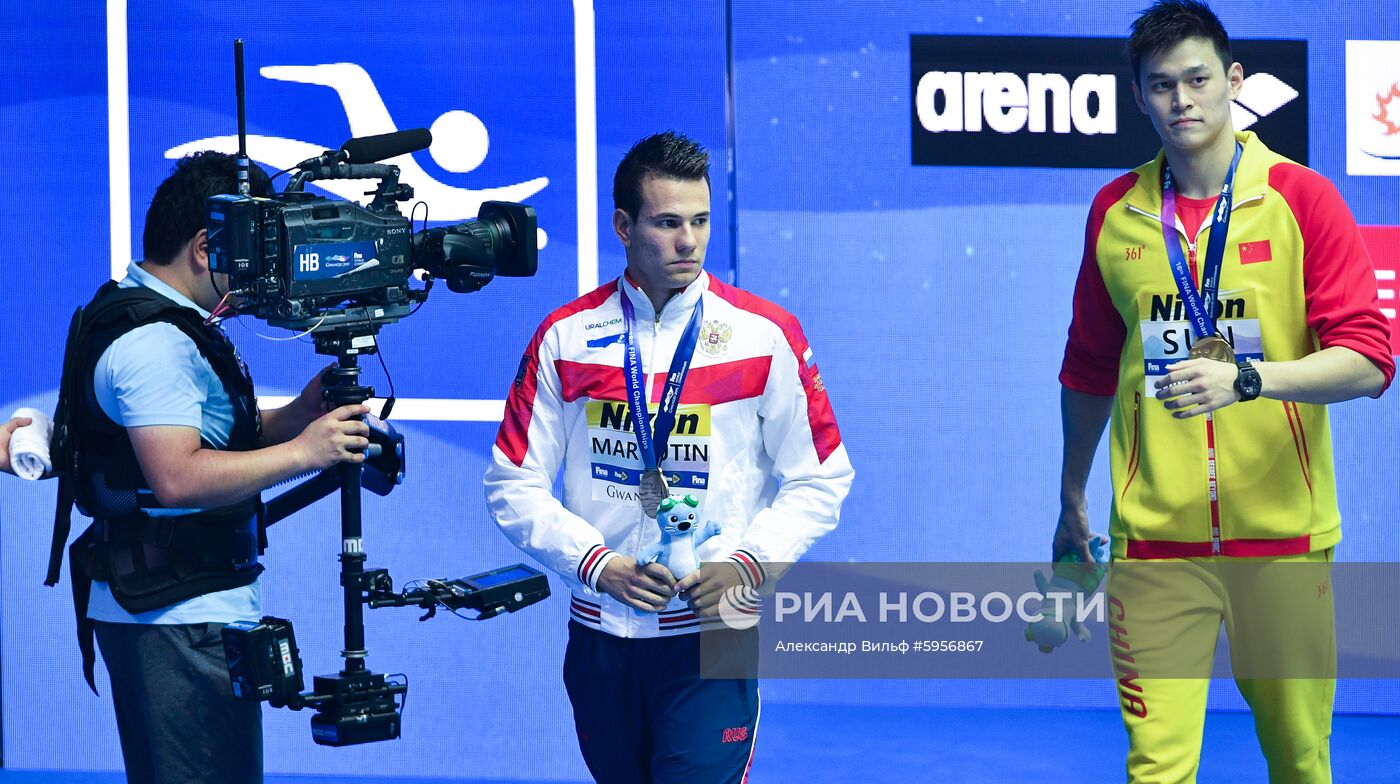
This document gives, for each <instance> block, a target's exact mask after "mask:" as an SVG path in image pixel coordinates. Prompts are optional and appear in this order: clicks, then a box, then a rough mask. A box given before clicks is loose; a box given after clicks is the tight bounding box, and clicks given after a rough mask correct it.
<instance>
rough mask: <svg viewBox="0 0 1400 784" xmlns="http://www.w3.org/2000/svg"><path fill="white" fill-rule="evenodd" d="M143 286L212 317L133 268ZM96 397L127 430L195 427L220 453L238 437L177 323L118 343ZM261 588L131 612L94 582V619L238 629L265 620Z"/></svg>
mask: <svg viewBox="0 0 1400 784" xmlns="http://www.w3.org/2000/svg"><path fill="white" fill-rule="evenodd" d="M117 285H119V286H120V287H122V288H135V287H138V286H140V287H144V288H147V289H150V290H151V291H154V292H156V293H158V294H160V295H162V296H165V297H168V298H169V299H171V300H173V301H174V302H176V303H177V304H180V305H183V306H185V307H188V308H193V309H195V310H196V311H198V312H199V314H200V315H201V316H204V317H205V318H208V316H209V313H208V311H206V310H204V309H202V308H200V307H199V306H198V305H196V304H195V303H194V302H192V301H190V299H189V298H187V297H185V296H184V295H183V294H180V293H179V292H177V291H176V290H175V289H173V288H171V287H170V286H169V285H167V284H166V283H165V282H164V281H162V280H160V279H159V278H157V277H155V276H154V275H152V274H151V273H149V272H147V271H146V270H144V269H142V268H141V265H140V264H137V263H136V262H132V263H131V265H130V266H128V267H127V275H126V277H125V278H123V279H122V280H121V282H120V283H118V284H117ZM93 391H94V392H95V393H96V395H97V402H98V405H99V406H101V407H102V411H103V413H105V414H106V415H107V416H109V417H111V419H112V421H113V422H116V423H117V424H119V425H121V426H122V427H128V428H130V427H146V426H151V425H173V426H183V427H193V428H196V429H197V430H199V435H200V437H201V438H203V439H204V440H205V441H208V442H209V443H211V444H213V445H214V446H216V447H223V446H227V445H228V440H229V436H230V434H231V433H232V432H233V404H232V403H231V402H230V401H229V397H228V391H227V390H225V389H224V385H223V383H222V382H221V381H219V377H218V375H217V374H215V373H214V369H213V368H212V367H210V366H209V362H208V360H206V359H205V358H204V355H202V354H200V353H199V349H198V348H197V347H196V346H195V344H194V341H192V340H190V339H189V336H187V335H185V333H183V332H181V331H180V330H179V328H178V327H176V326H174V325H172V324H166V323H159V324H147V325H145V326H143V327H138V328H137V329H134V330H132V331H131V332H128V333H127V334H125V335H122V336H121V337H120V338H117V340H116V341H114V342H113V343H112V345H111V346H110V347H108V348H107V350H106V351H104V352H103V353H102V356H101V358H99V359H98V360H97V367H96V369H95V370H94V371H93ZM149 511H150V514H152V515H175V514H188V513H190V512H194V511H198V510H195V509H152V510H149ZM261 593H262V591H261V586H260V584H259V583H258V582H257V581H254V582H253V583H252V584H251V585H246V586H243V587H242V588H231V589H229V590H227V591H216V592H214V593H208V594H204V595H203V596H196V597H195V598H193V599H188V600H186V601H183V602H177V603H175V604H172V605H169V606H167V607H162V608H160V609H158V610H151V611H150V612H143V613H135V614H133V613H129V612H127V611H126V610H124V609H122V607H121V605H119V604H117V600H116V599H115V598H113V596H112V592H111V590H110V589H108V587H107V583H105V582H102V581H94V582H93V584H92V597H91V598H90V599H89V600H88V617H89V618H91V619H93V620H95V621H107V622H109V623H155V624H186V623H232V622H234V621H247V620H257V619H259V618H261V617H262V606H261V605H262V601H261Z"/></svg>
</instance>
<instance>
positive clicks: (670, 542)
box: [642, 495, 719, 580]
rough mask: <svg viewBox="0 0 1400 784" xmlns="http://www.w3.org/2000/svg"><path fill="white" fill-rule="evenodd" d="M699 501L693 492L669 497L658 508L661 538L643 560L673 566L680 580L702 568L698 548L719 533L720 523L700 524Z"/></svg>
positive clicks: (673, 571) (657, 520)
mask: <svg viewBox="0 0 1400 784" xmlns="http://www.w3.org/2000/svg"><path fill="white" fill-rule="evenodd" d="M699 511H700V501H699V499H697V498H696V497H695V496H693V495H686V496H685V497H684V498H675V497H672V498H666V499H664V500H662V502H661V508H660V509H658V510H657V512H656V522H657V523H658V524H659V525H660V526H661V542H660V544H658V545H657V546H655V547H653V548H652V549H651V552H649V553H647V554H646V555H647V557H646V558H643V559H642V562H643V563H652V562H653V561H654V562H656V563H659V564H661V565H662V566H665V567H666V568H667V569H670V570H671V574H672V575H674V576H675V578H676V579H677V580H679V579H681V578H683V577H685V576H686V575H688V574H690V573H691V572H693V571H695V570H696V569H699V568H700V555H699V553H697V552H696V549H697V548H699V547H700V545H702V544H704V543H705V540H707V539H709V538H710V537H711V536H714V535H715V534H717V533H719V524H718V523H716V522H714V521H711V522H709V523H707V524H705V525H701V524H700V516H699Z"/></svg>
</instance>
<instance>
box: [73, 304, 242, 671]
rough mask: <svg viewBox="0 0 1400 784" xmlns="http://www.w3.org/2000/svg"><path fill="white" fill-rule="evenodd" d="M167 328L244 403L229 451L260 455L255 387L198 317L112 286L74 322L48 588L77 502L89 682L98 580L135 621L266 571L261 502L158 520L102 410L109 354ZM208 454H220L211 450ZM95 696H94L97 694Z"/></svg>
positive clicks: (238, 405) (82, 633)
mask: <svg viewBox="0 0 1400 784" xmlns="http://www.w3.org/2000/svg"><path fill="white" fill-rule="evenodd" d="M159 322H164V323H168V324H171V325H173V326H174V327H176V328H178V329H179V330H180V331H181V332H182V333H184V334H185V335H187V336H188V337H189V338H190V340H192V341H194V344H195V346H196V347H197V348H198V349H199V352H200V354H201V355H203V357H204V358H205V359H206V360H207V361H208V362H209V365H210V367H212V368H213V370H214V373H215V374H216V375H217V376H218V378H219V380H220V382H221V383H222V384H223V386H224V389H225V390H226V391H227V392H228V396H229V400H230V401H231V402H232V404H233V411H234V418H233V430H232V434H231V435H230V438H229V444H228V447H227V449H229V450H231V451H248V450H252V449H256V448H257V446H258V442H259V440H260V438H261V427H262V422H261V419H260V417H259V415H258V407H257V401H256V400H255V398H254V395H253V382H252V380H251V379H250V378H249V377H248V372H247V369H246V367H244V365H243V363H242V361H241V360H240V359H239V358H238V354H237V352H236V351H235V350H234V347H233V344H232V343H230V342H229V340H228V338H227V337H226V336H225V335H224V334H223V332H222V331H221V330H220V329H219V328H218V327H213V326H208V325H206V324H205V323H204V319H203V318H201V317H200V315H199V313H198V312H197V311H195V310H193V309H192V308H189V307H185V306H181V305H178V304H176V303H175V302H173V301H171V300H170V299H169V298H167V297H164V296H162V295H160V294H158V293H156V292H154V291H151V290H149V289H145V288H139V287H138V288H119V287H118V286H117V284H116V282H114V281H109V282H107V283H106V284H104V285H103V286H102V287H101V288H100V289H98V291H97V294H96V295H95V296H94V297H93V299H92V301H91V302H89V303H88V304H87V306H86V307H84V308H82V309H80V310H78V311H77V312H76V313H74V314H73V321H72V323H71V325H70V326H69V330H68V341H67V347H66V348H65V351H64V357H63V380H62V382H61V383H60V386H59V397H58V407H57V409H56V410H55V412H54V436H53V443H52V450H51V451H52V458H53V466H54V471H55V473H57V474H58V475H59V488H58V508H57V511H56V513H55V516H54V538H53V546H52V549H51V551H50V553H49V573H48V578H47V579H46V580H45V584H46V585H54V584H55V583H57V582H58V575H59V567H60V564H61V562H62V560H63V546H64V544H65V543H66V542H67V540H68V533H69V530H70V527H71V520H70V517H71V514H72V507H73V504H74V503H75V502H76V504H77V506H78V509H79V510H80V511H82V512H83V513H84V514H86V515H88V516H90V517H92V518H93V522H92V525H91V526H89V527H88V529H87V530H86V531H84V532H83V534H82V535H81V536H79V537H78V538H77V540H75V541H74V542H73V545H72V547H70V548H69V550H68V554H69V565H70V574H71V576H72V579H73V602H74V609H75V610H76V612H77V615H78V636H79V644H80V646H81V647H82V649H83V669H84V674H85V675H86V676H87V679H88V685H90V686H91V685H93V665H94V662H95V655H94V651H93V646H92V628H93V627H92V624H91V621H89V620H88V618H87V604H88V598H89V595H90V592H91V588H92V581H93V580H102V581H104V582H106V583H107V585H108V587H109V588H110V589H111V591H112V596H113V598H115V599H116V600H117V603H118V604H120V605H121V606H122V608H124V609H125V610H126V611H127V612H131V613H139V612H146V611H150V610H155V609H158V608H161V607H165V606H167V605H170V604H173V603H175V602H180V601H184V600H186V599H192V598H194V597H196V596H201V595H203V594H206V593H212V592H214V591H222V590H227V589H230V588H238V587H242V586H245V585H248V584H249V583H251V582H253V580H254V579H256V578H257V576H258V574H259V573H261V572H262V568H263V567H262V565H261V564H259V563H258V554H259V553H260V552H261V551H262V549H263V547H264V546H265V541H266V540H265V537H264V531H263V526H262V524H261V521H262V504H261V501H260V499H259V498H257V497H256V496H255V497H253V498H251V499H249V500H247V501H245V502H243V503H239V504H235V505H232V506H227V507H222V508H219V509H209V510H205V511H201V512H197V513H194V514H187V515H179V516H153V515H150V514H147V512H146V510H147V509H152V508H157V507H159V506H160V504H159V502H157V501H156V498H155V494H154V493H152V492H151V489H150V485H149V483H148V482H147V481H146V477H145V476H144V475H142V473H141V466H140V463H139V462H138V461H137V459H136V454H135V451H134V450H133V448H132V445H131V439H130V438H129V437H128V435H127V432H126V429H125V428H124V427H122V426H121V425H118V424H117V423H116V422H113V421H112V420H111V418H109V417H108V416H107V415H106V413H105V412H103V411H102V408H101V406H100V405H99V404H98V402H97V397H96V393H95V391H94V389H93V373H94V371H95V369H96V366H97V362H98V360H99V359H100V358H101V357H102V353H103V352H104V351H106V350H107V348H108V347H109V346H111V345H112V343H113V342H114V341H116V340H117V338H120V337H121V336H122V335H125V334H127V333H128V332H131V331H132V330H134V329H136V328H137V327H141V326H145V325H147V324H155V323H159ZM202 443H203V446H204V447H205V448H206V449H212V448H214V446H213V445H212V444H210V443H209V442H208V441H202ZM94 690H95V687H94Z"/></svg>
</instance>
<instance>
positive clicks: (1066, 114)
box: [914, 71, 1118, 134]
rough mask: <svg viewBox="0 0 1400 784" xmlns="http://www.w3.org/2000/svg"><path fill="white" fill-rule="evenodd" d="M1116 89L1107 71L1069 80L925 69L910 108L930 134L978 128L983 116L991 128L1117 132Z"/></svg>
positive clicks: (1004, 130) (1039, 75)
mask: <svg viewBox="0 0 1400 784" xmlns="http://www.w3.org/2000/svg"><path fill="white" fill-rule="evenodd" d="M1116 88H1117V82H1116V80H1115V79H1114V78H1113V74H1084V75H1083V76H1080V77H1078V78H1076V79H1075V80H1074V82H1073V83H1071V82H1070V81H1069V80H1068V79H1066V78H1065V77H1064V76H1062V75H1060V74H1044V73H1033V74H1030V75H1029V76H1027V77H1026V78H1025V79H1022V78H1021V77H1019V76H1017V75H1016V74H1013V73H1005V72H1002V73H957V72H948V71H930V72H929V73H926V74H924V75H923V77H922V78H921V79H919V87H918V91H917V93H916V94H915V96H914V108H915V110H916V111H917V112H918V113H919V123H920V124H921V125H923V126H924V129H925V130H927V131H931V132H933V133H944V132H946V131H980V130H982V121H983V120H984V119H985V120H986V123H987V127H988V128H991V129H992V130H993V131H996V132H997V133H1016V132H1018V131H1021V130H1028V131H1030V132H1031V133H1045V132H1046V131H1047V130H1053V131H1054V132H1055V133H1069V132H1070V131H1071V130H1074V131H1075V132H1078V133H1084V134H1095V133H1117V132H1118V114H1117V112H1116V111H1115V109H1116V103H1117V97H1116V93H1117V90H1116ZM1091 103H1092V104H1093V105H1094V106H1096V107H1097V111H1095V109H1092V108H1091ZM940 107H941V108H940Z"/></svg>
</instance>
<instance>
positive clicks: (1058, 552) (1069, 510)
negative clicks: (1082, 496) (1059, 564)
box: [1051, 503, 1098, 563]
mask: <svg viewBox="0 0 1400 784" xmlns="http://www.w3.org/2000/svg"><path fill="white" fill-rule="evenodd" d="M1097 538H1098V534H1096V533H1094V532H1093V531H1090V530H1089V509H1088V507H1087V506H1086V505H1085V504H1083V503H1078V504H1064V505H1062V506H1061V507H1060V520H1059V523H1058V524H1056V526H1055V543H1054V546H1053V547H1052V548H1051V560H1052V561H1059V560H1060V559H1061V558H1063V557H1065V556H1066V555H1067V554H1069V553H1079V560H1080V561H1081V562H1083V563H1093V562H1094V553H1093V551H1092V550H1090V549H1089V543H1090V542H1092V541H1094V540H1095V539H1097Z"/></svg>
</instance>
